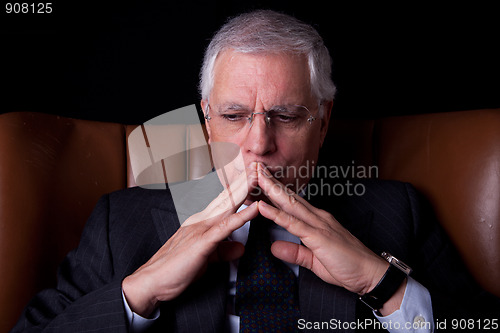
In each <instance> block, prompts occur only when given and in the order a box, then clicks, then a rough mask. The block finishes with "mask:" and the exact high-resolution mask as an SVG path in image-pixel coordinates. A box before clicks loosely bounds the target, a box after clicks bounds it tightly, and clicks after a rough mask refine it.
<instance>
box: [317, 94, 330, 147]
mask: <svg viewBox="0 0 500 333" xmlns="http://www.w3.org/2000/svg"><path fill="white" fill-rule="evenodd" d="M321 107H322V108H323V118H321V128H320V147H321V146H323V143H324V142H325V137H326V133H327V132H328V124H330V116H331V114H332V107H333V101H326V102H323V104H322V105H321Z"/></svg>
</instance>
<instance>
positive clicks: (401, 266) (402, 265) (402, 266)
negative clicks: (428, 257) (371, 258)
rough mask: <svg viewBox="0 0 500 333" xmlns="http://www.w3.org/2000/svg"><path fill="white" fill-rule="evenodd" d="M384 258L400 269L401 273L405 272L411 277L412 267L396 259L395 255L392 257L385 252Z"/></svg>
mask: <svg viewBox="0 0 500 333" xmlns="http://www.w3.org/2000/svg"><path fill="white" fill-rule="evenodd" d="M382 257H383V258H384V259H385V260H387V261H388V262H389V263H390V264H391V265H394V266H396V267H397V268H398V269H400V270H401V271H403V272H404V273H405V274H406V275H410V273H411V268H410V266H408V265H407V264H405V263H404V262H402V261H401V260H399V259H398V258H396V257H394V256H393V255H391V254H390V253H388V252H383V253H382Z"/></svg>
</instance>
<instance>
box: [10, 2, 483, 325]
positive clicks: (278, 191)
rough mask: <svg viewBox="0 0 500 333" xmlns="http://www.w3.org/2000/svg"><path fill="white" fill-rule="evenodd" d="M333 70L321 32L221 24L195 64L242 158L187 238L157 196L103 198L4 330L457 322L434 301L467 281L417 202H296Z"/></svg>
mask: <svg viewBox="0 0 500 333" xmlns="http://www.w3.org/2000/svg"><path fill="white" fill-rule="evenodd" d="M330 67H331V63H330V56H329V53H328V51H327V49H326V47H325V46H324V45H323V41H322V39H321V37H320V36H319V35H318V33H317V32H316V31H315V30H314V29H313V28H312V27H310V26H309V25H306V24H304V23H302V22H300V21H298V20H296V19H294V18H292V17H290V16H287V15H284V14H279V13H275V12H272V11H256V12H252V13H248V14H243V15H241V16H239V17H236V18H234V19H232V20H230V21H229V22H228V23H227V24H226V25H224V26H223V27H222V28H221V29H220V30H219V31H218V32H217V34H216V35H215V37H214V38H213V40H212V41H211V43H210V45H209V47H208V49H207V51H206V54H205V59H204V63H203V68H202V73H201V84H200V90H201V94H202V101H201V106H202V109H203V112H204V116H205V119H206V127H207V130H208V134H209V141H210V143H211V144H214V143H216V142H229V143H233V144H235V145H237V146H238V147H239V148H240V154H241V157H242V160H243V164H244V165H243V167H242V168H240V169H238V168H237V167H234V168H233V170H232V171H233V172H229V173H228V178H227V179H225V181H226V183H223V185H224V187H225V189H224V191H222V193H221V194H220V195H219V196H218V197H217V198H216V199H215V200H214V201H213V202H212V203H211V204H210V205H208V207H207V208H206V209H205V210H203V211H202V212H200V213H198V214H196V215H195V216H193V217H191V218H189V219H187V220H186V221H185V222H184V223H183V224H182V226H180V225H179V220H178V219H177V216H176V214H175V208H174V205H173V203H172V198H171V195H170V193H169V191H168V190H167V191H158V190H156V191H155V190H145V189H140V188H135V189H129V190H125V191H121V192H117V193H113V194H110V195H108V196H105V197H104V198H103V199H102V200H101V201H100V202H99V204H98V206H97V207H96V209H95V211H94V213H93V215H92V216H91V218H90V219H89V222H88V224H87V226H86V229H85V232H84V234H83V236H82V240H81V244H80V246H79V247H78V249H76V250H75V251H74V252H72V253H71V254H70V255H69V256H68V257H67V259H66V260H65V262H64V263H63V265H62V267H61V271H60V276H59V282H58V288H57V289H54V290H48V291H44V292H42V293H41V294H39V295H38V296H37V297H36V298H35V299H34V300H33V301H32V303H31V304H29V305H28V307H27V308H26V310H25V312H24V314H23V316H22V317H21V319H20V321H19V323H18V325H17V326H16V328H15V329H14V331H21V330H29V329H31V330H33V331H38V330H40V329H42V328H45V329H47V331H56V332H63V331H68V332H69V331H71V332H79V331H106V332H108V331H113V332H120V331H126V330H131V331H134V332H141V331H143V332H146V331H155V330H159V331H163V332H170V331H172V332H188V331H190V332H223V331H227V332H238V331H242V332H257V331H264V332H274V331H276V332H284V331H298V330H309V329H312V330H316V331H319V330H329V329H337V330H345V331H349V330H355V329H368V330H372V331H373V330H376V329H378V328H381V329H388V330H389V331H398V329H399V330H403V331H422V332H424V331H431V330H433V329H434V323H435V321H436V320H439V319H440V318H445V317H442V316H445V315H446V314H447V313H448V312H449V311H451V310H452V307H451V305H447V304H445V305H444V302H443V299H446V298H447V297H450V295H452V294H453V293H454V292H455V291H456V290H460V291H462V292H463V291H464V290H471V289H472V287H471V286H472V285H473V282H471V280H469V277H468V276H467V275H466V273H465V272H464V271H463V270H461V269H460V268H457V267H462V266H461V265H460V263H459V261H458V259H457V257H456V256H455V255H454V253H453V251H452V250H451V247H450V246H448V244H447V241H446V239H445V238H444V237H443V235H442V234H441V233H440V230H439V229H438V227H437V226H436V225H430V223H427V224H424V223H423V222H429V221H422V218H421V216H420V207H419V206H418V205H419V204H418V201H417V200H416V195H415V193H414V191H413V190H412V188H411V187H410V186H408V185H406V184H400V183H396V182H381V181H366V182H365V183H364V184H363V186H364V191H363V193H362V195H360V196H339V197H333V196H321V197H316V198H313V199H311V202H308V201H306V200H305V199H304V197H305V194H306V192H307V186H306V185H307V184H310V183H311V182H313V181H314V180H311V175H312V173H313V168H314V165H315V163H316V161H317V159H318V153H319V148H320V147H321V145H322V144H323V141H324V139H325V135H326V132H327V128H328V122H329V119H330V112H331V108H332V103H333V97H334V93H335V87H334V85H333V83H332V81H331V78H330V73H331V69H330ZM301 167H306V169H307V171H308V172H305V173H304V172H302V173H299V175H297V173H296V172H293V171H294V170H295V171H296V170H297V169H299V168H301ZM297 193H299V194H300V195H299V194H297ZM249 221H250V222H249ZM270 241H273V244H272V247H271V242H270ZM243 244H246V246H245V245H243ZM245 247H246V248H245ZM382 252H384V254H383V256H381V253H382ZM389 252H390V253H392V255H391V254H389ZM401 260H403V261H406V262H407V263H408V264H410V266H412V267H413V269H414V273H412V275H411V276H409V275H408V274H409V273H410V268H409V267H408V266H406V264H404V263H403V262H402V261H401ZM413 276H415V278H414V277H413ZM417 280H419V282H417ZM430 291H431V292H430ZM439 291H441V292H442V294H443V296H442V297H441V296H440V294H439V293H437V292H439ZM434 292H436V294H434ZM471 293H472V291H471ZM455 296H458V295H455ZM460 297H463V298H462V301H461V302H462V303H460V304H458V305H459V307H464V306H465V305H466V304H464V303H465V302H469V299H467V295H466V292H464V294H462V295H460ZM459 299H460V298H459Z"/></svg>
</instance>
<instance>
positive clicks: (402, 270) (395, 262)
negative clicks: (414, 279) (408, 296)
mask: <svg viewBox="0 0 500 333" xmlns="http://www.w3.org/2000/svg"><path fill="white" fill-rule="evenodd" d="M381 256H382V258H384V259H385V260H387V261H388V262H389V264H390V265H389V268H387V271H385V274H384V276H383V277H382V279H380V281H379V282H378V284H377V285H376V286H375V288H373V290H372V291H370V292H369V293H366V294H364V295H362V296H360V297H359V299H360V300H361V301H362V302H363V303H365V304H366V305H368V307H370V308H371V309H372V310H373V311H375V312H377V313H378V310H380V309H381V308H382V307H383V306H384V303H385V302H387V301H388V300H389V298H391V297H392V295H394V293H395V292H396V290H398V288H399V286H401V284H402V283H403V281H404V280H405V279H406V278H407V277H408V275H410V273H411V268H410V267H409V266H408V265H407V264H405V263H404V262H402V261H401V260H399V259H398V258H396V257H394V256H392V255H391V254H390V253H388V252H383V253H382V255H381Z"/></svg>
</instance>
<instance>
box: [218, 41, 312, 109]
mask: <svg viewBox="0 0 500 333" xmlns="http://www.w3.org/2000/svg"><path fill="white" fill-rule="evenodd" d="M213 74H214V86H213V91H212V93H215V94H216V95H217V97H219V98H221V99H222V100H221V101H220V102H224V103H228V104H235V103H241V102H243V101H242V100H241V98H237V99H236V100H234V99H233V98H234V97H237V96H235V95H234V94H237V95H240V94H241V95H242V96H241V97H249V98H250V99H253V98H252V97H256V96H253V95H259V94H262V93H263V94H264V95H266V97H267V98H266V99H269V98H270V97H271V99H272V103H279V104H290V103H292V104H293V103H298V102H302V100H303V99H304V98H308V96H307V95H308V92H309V91H310V77H309V67H308V66H307V61H306V59H305V57H301V56H297V55H293V54H287V53H281V54H277V53H265V54H264V53H258V54H248V53H240V52H236V51H232V50H227V51H224V53H222V54H221V55H220V56H219V57H218V58H217V63H216V66H215V67H214V73H213ZM259 90H260V91H259ZM249 95H252V96H249ZM212 97H215V96H213V95H212ZM228 98H229V100H228ZM211 99H212V98H211ZM298 99H300V100H298ZM269 102H271V101H269ZM244 105H246V106H251V105H248V103H244Z"/></svg>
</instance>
